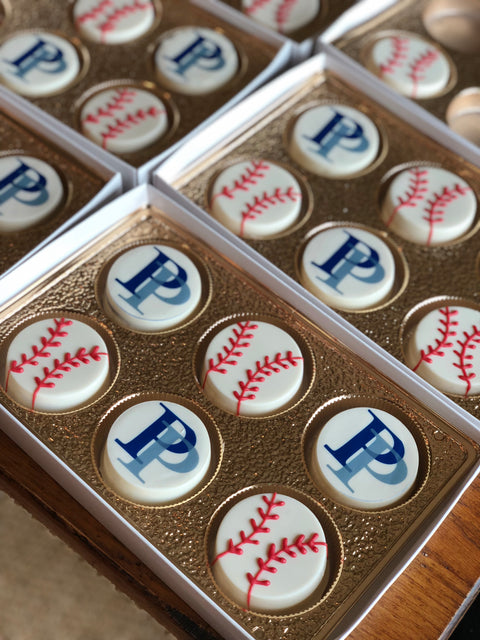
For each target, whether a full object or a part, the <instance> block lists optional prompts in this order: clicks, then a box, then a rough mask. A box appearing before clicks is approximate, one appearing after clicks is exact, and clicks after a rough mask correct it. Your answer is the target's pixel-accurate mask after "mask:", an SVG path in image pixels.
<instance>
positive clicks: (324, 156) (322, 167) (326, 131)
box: [289, 104, 380, 178]
mask: <svg viewBox="0 0 480 640" xmlns="http://www.w3.org/2000/svg"><path fill="white" fill-rule="evenodd" d="M379 148H380V135H379V133H378V129H377V127H376V126H375V125H374V124H373V122H372V121H371V120H370V118H368V117H367V116H366V115H365V114H363V113H361V112H360V111H358V110H357V109H354V108H353V107H347V106H345V105H342V104H323V105H319V106H317V107H312V108H310V109H308V110H307V111H305V112H304V113H302V114H301V115H300V116H299V117H298V119H297V120H296V122H295V124H294V126H293V130H292V135H291V138H290V144H289V152H290V155H291V156H292V158H293V159H294V160H296V161H297V162H298V163H299V164H300V165H301V166H302V167H304V168H305V169H308V170H309V171H311V172H312V173H316V174H317V175H320V176H326V177H330V178H344V177H347V176H351V175H353V174H355V173H357V172H359V171H363V170H364V169H366V168H367V167H369V166H370V165H371V164H372V162H374V160H375V159H376V157H377V155H378V152H379Z"/></svg>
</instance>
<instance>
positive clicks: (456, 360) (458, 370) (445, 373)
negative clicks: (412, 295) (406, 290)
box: [405, 304, 480, 397]
mask: <svg viewBox="0 0 480 640" xmlns="http://www.w3.org/2000/svg"><path fill="white" fill-rule="evenodd" d="M405 355H406V360H407V364H408V366H409V367H410V368H411V369H413V370H414V371H416V372H417V373H418V375H419V376H421V377H422V378H424V379H425V380H427V382H430V384H432V385H433V386H434V387H436V388H437V389H439V390H440V391H443V393H450V394H454V395H461V396H464V397H468V396H473V395H478V394H479V393H480V311H478V310H476V309H471V308H469V307H463V306H457V305H451V306H450V305H447V304H446V305H444V306H442V307H439V308H438V309H434V310H433V311H430V312H429V313H427V314H426V315H425V316H424V317H423V318H422V319H421V320H420V322H418V324H417V325H416V326H415V327H414V328H413V331H412V334H411V336H410V340H409V342H408V344H407V345H406V352H405Z"/></svg>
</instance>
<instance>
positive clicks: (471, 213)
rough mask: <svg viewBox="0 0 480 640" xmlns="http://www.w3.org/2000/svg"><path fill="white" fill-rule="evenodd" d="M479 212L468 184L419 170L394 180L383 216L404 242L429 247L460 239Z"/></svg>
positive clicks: (427, 169) (432, 169) (441, 173)
mask: <svg viewBox="0 0 480 640" xmlns="http://www.w3.org/2000/svg"><path fill="white" fill-rule="evenodd" d="M476 212H477V199H476V197H475V194H474V192H473V191H472V189H471V187H470V186H469V185H468V184H467V183H466V182H465V180H462V178H460V177H459V176H457V175H455V174H454V173H451V172H450V171H446V170H445V169H440V168H439V167H426V166H418V167H412V168H411V169H406V170H404V171H401V172H400V173H399V174H398V175H397V176H396V177H395V178H394V180H392V183H391V184H390V187H389V188H388V191H387V194H386V197H385V200H384V202H383V204H382V212H381V216H382V220H383V221H384V222H385V224H386V225H387V227H389V228H390V229H391V230H392V231H395V233H398V235H399V236H401V237H402V238H405V239H406V240H409V241H410V242H416V243H418V244H424V245H428V246H430V245H436V244H441V243H442V242H449V241H451V240H455V239H457V238H459V237H461V236H462V235H463V234H464V233H466V232H467V231H468V230H469V229H470V228H471V226H472V225H473V223H474V221H475V215H476Z"/></svg>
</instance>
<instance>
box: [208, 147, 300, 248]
mask: <svg viewBox="0 0 480 640" xmlns="http://www.w3.org/2000/svg"><path fill="white" fill-rule="evenodd" d="M301 209H302V191H301V187H300V185H299V183H298V181H297V180H296V179H295V177H294V176H293V175H292V174H291V173H290V172H289V171H287V170H286V169H283V168H282V167H280V166H279V165H277V164H275V163H273V162H268V161H267V160H261V159H260V160H250V161H245V162H238V163H235V164H233V165H231V166H230V167H227V168H226V169H224V170H223V171H222V172H221V173H220V174H219V175H218V177H217V178H216V180H215V182H214V183H213V186H212V191H211V200H210V210H211V212H212V215H213V216H214V217H215V218H216V219H217V220H219V221H220V222H221V223H222V224H223V225H225V226H226V227H227V228H228V229H230V231H233V233H236V234H237V235H239V236H241V237H243V238H268V237H270V236H273V235H275V234H277V233H280V232H282V231H284V230H285V229H288V228H289V227H291V226H292V225H293V224H294V223H295V222H296V221H297V219H298V217H299V215H300V212H301Z"/></svg>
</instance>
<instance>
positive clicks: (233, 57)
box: [155, 27, 239, 95]
mask: <svg viewBox="0 0 480 640" xmlns="http://www.w3.org/2000/svg"><path fill="white" fill-rule="evenodd" d="M155 67H156V71H157V76H158V78H159V80H160V82H161V83H162V85H163V86H165V87H167V88H168V89H171V90H172V91H177V92H179V93H184V94H187V95H199V94H203V93H210V92H211V91H215V90H216V89H219V88H220V87H222V86H223V85H225V84H226V83H227V82H229V81H230V80H231V79H232V78H233V77H234V76H235V74H236V73H237V71H238V69H239V60H238V54H237V51H236V49H235V47H234V45H233V44H232V42H231V41H230V40H229V39H228V38H227V37H226V36H224V35H223V34H222V33H220V32H219V31H215V30H214V29H208V28H205V27H178V28H177V29H172V30H171V31H167V32H166V33H164V34H163V36H162V37H161V39H160V42H159V45H158V47H157V50H156V52H155Z"/></svg>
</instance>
